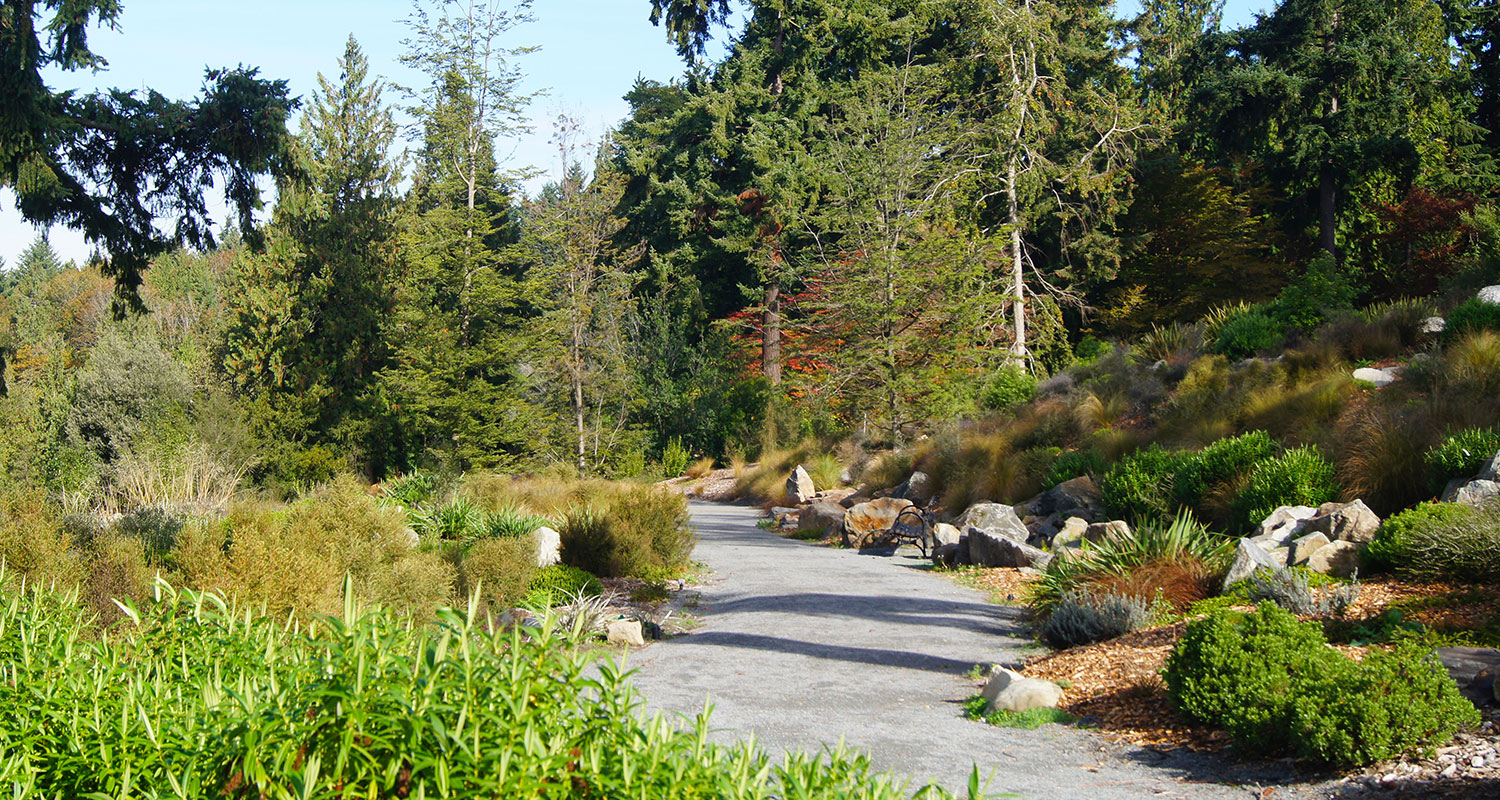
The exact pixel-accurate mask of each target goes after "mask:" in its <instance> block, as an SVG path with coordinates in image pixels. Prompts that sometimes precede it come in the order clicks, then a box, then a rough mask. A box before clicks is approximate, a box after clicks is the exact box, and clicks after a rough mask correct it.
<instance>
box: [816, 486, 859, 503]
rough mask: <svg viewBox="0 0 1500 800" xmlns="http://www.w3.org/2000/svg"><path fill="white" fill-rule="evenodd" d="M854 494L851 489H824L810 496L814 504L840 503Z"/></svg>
mask: <svg viewBox="0 0 1500 800" xmlns="http://www.w3.org/2000/svg"><path fill="white" fill-rule="evenodd" d="M852 494H854V490H853V489H826V490H824V491H821V492H818V493H817V494H815V495H813V496H812V502H814V503H834V504H838V503H842V502H843V500H844V498H846V497H849V496H850V495H852Z"/></svg>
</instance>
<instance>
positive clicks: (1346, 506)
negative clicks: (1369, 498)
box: [1302, 500, 1380, 544]
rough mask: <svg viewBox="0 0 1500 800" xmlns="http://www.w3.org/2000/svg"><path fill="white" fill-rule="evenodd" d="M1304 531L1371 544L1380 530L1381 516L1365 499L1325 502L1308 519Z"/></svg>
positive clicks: (1334, 539) (1335, 538) (1338, 539)
mask: <svg viewBox="0 0 1500 800" xmlns="http://www.w3.org/2000/svg"><path fill="white" fill-rule="evenodd" d="M1302 530H1303V532H1304V533H1321V534H1323V535H1325V536H1327V537H1328V540H1329V541H1344V542H1356V543H1358V544H1369V543H1370V542H1371V541H1372V540H1373V539H1374V538H1375V532H1376V531H1378V530H1380V517H1377V516H1375V512H1374V511H1371V510H1370V507H1369V506H1367V505H1365V502H1364V501H1363V500H1355V501H1354V502H1352V503H1325V504H1323V505H1322V506H1320V507H1319V508H1318V516H1316V517H1313V518H1312V519H1310V520H1308V522H1307V525H1306V526H1305V527H1303V529H1302Z"/></svg>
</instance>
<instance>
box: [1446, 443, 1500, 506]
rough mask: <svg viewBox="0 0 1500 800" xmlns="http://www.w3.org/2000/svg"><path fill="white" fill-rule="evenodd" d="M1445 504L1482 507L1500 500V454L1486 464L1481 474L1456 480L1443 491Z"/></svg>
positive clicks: (1480, 471)
mask: <svg viewBox="0 0 1500 800" xmlns="http://www.w3.org/2000/svg"><path fill="white" fill-rule="evenodd" d="M1441 499H1442V501H1443V502H1444V503H1460V504H1463V505H1466V506H1480V505H1484V504H1486V503H1489V502H1492V501H1495V500H1500V453H1496V454H1495V455H1494V457H1493V458H1491V459H1490V460H1489V461H1487V462H1485V465H1484V466H1483V467H1482V468H1481V469H1480V470H1479V474H1477V475H1474V476H1472V477H1469V478H1455V479H1454V480H1451V481H1449V482H1448V485H1447V486H1446V487H1445V488H1444V489H1443V495H1442V498H1441Z"/></svg>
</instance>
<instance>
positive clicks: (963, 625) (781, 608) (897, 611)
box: [709, 592, 1030, 640]
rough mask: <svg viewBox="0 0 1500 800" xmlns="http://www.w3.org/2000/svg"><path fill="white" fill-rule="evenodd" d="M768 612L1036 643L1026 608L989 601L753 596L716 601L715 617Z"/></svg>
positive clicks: (828, 595)
mask: <svg viewBox="0 0 1500 800" xmlns="http://www.w3.org/2000/svg"><path fill="white" fill-rule="evenodd" d="M765 612H776V613H787V614H798V615H801V616H809V617H852V618H855V619H863V620H870V621H874V622H886V623H891V624H897V625H918V626H922V627H928V628H930V627H933V626H941V627H947V628H957V629H959V630H966V631H973V632H975V633H982V634H986V635H991V636H1009V637H1014V638H1025V639H1027V640H1029V639H1030V636H1029V635H1028V634H1027V632H1026V629H1025V627H1024V624H1023V622H1022V619H1021V616H1022V613H1023V612H1022V609H1020V608H1016V607H1013V606H996V605H990V604H989V603H962V602H954V601H951V600H939V599H933V598H926V597H892V596H889V595H847V594H832V593H827V592H811V593H798V594H776V595H751V596H749V597H742V598H739V599H735V600H713V601H710V603H709V613H711V614H714V615H718V614H755V613H765Z"/></svg>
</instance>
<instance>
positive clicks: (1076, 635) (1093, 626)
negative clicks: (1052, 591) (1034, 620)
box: [1040, 592, 1151, 649]
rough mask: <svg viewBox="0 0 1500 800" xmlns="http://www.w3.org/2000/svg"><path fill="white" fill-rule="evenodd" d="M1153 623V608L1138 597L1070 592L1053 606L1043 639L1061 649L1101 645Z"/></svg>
mask: <svg viewBox="0 0 1500 800" xmlns="http://www.w3.org/2000/svg"><path fill="white" fill-rule="evenodd" d="M1150 624H1151V609H1150V607H1149V606H1148V605H1147V604H1146V601H1145V600H1142V599H1140V598H1138V597H1122V596H1120V595H1117V594H1102V593H1096V592H1069V593H1067V594H1065V595H1063V596H1062V598H1061V599H1060V600H1058V602H1057V605H1055V606H1053V607H1052V613H1050V614H1048V615H1047V619H1046V620H1045V621H1044V622H1043V623H1042V627H1041V630H1040V633H1041V636H1042V638H1043V639H1045V640H1046V641H1047V644H1050V645H1052V646H1053V647H1056V648H1058V649H1063V648H1067V647H1073V646H1075V645H1080V644H1090V643H1092V642H1102V641H1105V640H1108V639H1113V638H1115V637H1117V636H1124V635H1125V634H1127V633H1130V632H1131V631H1137V630H1140V629H1141V628H1144V627H1146V626H1148V625H1150Z"/></svg>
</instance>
